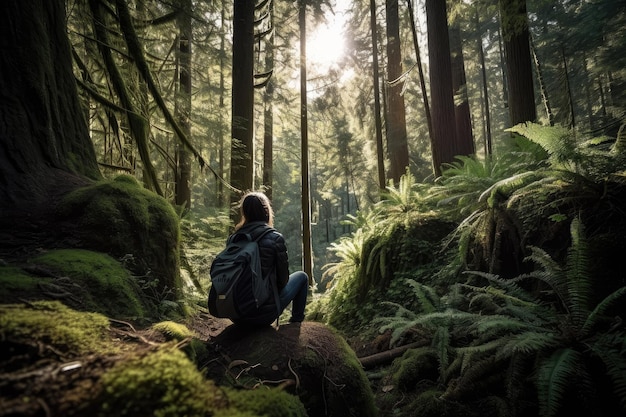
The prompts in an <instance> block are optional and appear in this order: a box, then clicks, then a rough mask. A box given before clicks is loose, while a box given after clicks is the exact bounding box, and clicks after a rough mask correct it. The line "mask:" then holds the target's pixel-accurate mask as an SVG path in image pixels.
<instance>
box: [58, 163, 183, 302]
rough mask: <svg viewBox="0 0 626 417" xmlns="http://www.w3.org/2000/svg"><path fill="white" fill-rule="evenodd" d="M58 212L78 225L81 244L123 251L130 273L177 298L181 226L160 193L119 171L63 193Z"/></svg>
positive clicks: (154, 290) (160, 292) (161, 293)
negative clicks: (150, 189)
mask: <svg viewBox="0 0 626 417" xmlns="http://www.w3.org/2000/svg"><path fill="white" fill-rule="evenodd" d="M58 215H59V218H60V219H61V220H65V221H67V222H71V223H72V225H74V226H76V227H77V228H78V236H79V238H80V239H81V246H82V247H87V248H90V249H93V250H97V251H100V252H105V253H110V254H111V255H113V256H114V257H118V258H122V257H124V258H125V260H126V264H127V267H128V268H130V269H131V271H132V272H133V273H134V274H135V275H137V276H142V277H145V279H146V281H150V280H152V281H153V282H154V283H155V285H153V286H151V287H150V291H151V292H152V294H151V295H153V296H154V297H156V298H159V299H170V300H176V299H177V298H178V295H179V292H180V286H181V283H180V271H179V258H178V248H179V243H180V229H179V222H178V216H177V215H176V212H175V211H174V208H173V207H172V205H171V204H169V203H168V202H167V201H166V200H165V199H164V198H162V197H160V196H158V195H156V194H154V193H153V192H151V191H149V190H146V189H145V188H143V187H141V186H140V184H139V183H138V182H137V181H136V180H135V179H134V178H133V177H131V176H128V175H122V176H119V177H117V178H116V179H114V180H105V181H99V182H97V183H95V184H93V185H91V186H88V187H83V188H80V189H78V190H75V191H73V192H71V193H69V194H67V195H66V196H65V198H64V199H63V201H62V202H61V203H60V204H59V206H58Z"/></svg>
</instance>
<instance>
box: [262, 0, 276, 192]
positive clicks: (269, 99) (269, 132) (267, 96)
mask: <svg viewBox="0 0 626 417" xmlns="http://www.w3.org/2000/svg"><path fill="white" fill-rule="evenodd" d="M268 7H269V8H270V10H269V20H270V30H271V33H270V34H269V36H268V39H267V41H266V43H265V68H266V69H268V70H270V69H273V68H274V1H273V0H270V2H269V5H268ZM273 101H274V77H273V76H270V78H269V79H268V80H267V85H266V86H265V92H264V94H263V105H264V106H265V107H264V109H263V125H264V129H263V187H264V188H265V193H266V194H267V197H268V198H269V199H270V200H271V199H272V184H273V176H274V174H273V171H274V170H273V166H274V103H273Z"/></svg>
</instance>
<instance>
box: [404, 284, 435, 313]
mask: <svg viewBox="0 0 626 417" xmlns="http://www.w3.org/2000/svg"><path fill="white" fill-rule="evenodd" d="M406 282H407V284H409V286H411V287H412V288H413V294H415V296H416V297H417V301H418V302H419V303H420V307H422V312H423V313H433V312H435V311H437V310H439V309H440V308H441V300H440V299H439V296H438V294H437V291H435V289H434V288H432V287H429V286H428V285H424V284H422V283H419V282H417V281H415V280H413V279H408V278H407V279H406Z"/></svg>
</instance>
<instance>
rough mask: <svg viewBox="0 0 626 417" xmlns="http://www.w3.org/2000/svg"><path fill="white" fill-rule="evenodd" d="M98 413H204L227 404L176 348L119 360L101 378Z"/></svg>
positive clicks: (169, 416)
mask: <svg viewBox="0 0 626 417" xmlns="http://www.w3.org/2000/svg"><path fill="white" fill-rule="evenodd" d="M100 382H101V383H102V386H103V393H102V398H100V402H101V404H102V406H101V409H100V413H99V415H100V416H103V417H104V416H111V415H116V416H120V417H122V416H148V415H150V416H154V417H179V416H187V417H194V416H198V417H204V416H207V415H212V411H213V410H215V409H219V408H224V407H226V405H227V403H226V399H225V397H224V394H223V393H222V391H221V390H220V389H219V388H217V387H216V386H215V385H214V384H213V382H212V381H207V380H205V379H204V378H203V377H202V375H201V374H200V372H199V371H198V369H197V368H196V367H195V365H194V364H193V363H192V362H191V361H190V360H189V359H188V358H187V357H186V356H185V354H184V353H183V352H181V351H179V350H177V349H173V348H167V349H163V350H158V351H155V352H151V353H149V354H147V355H146V356H143V357H140V358H136V359H133V360H130V361H126V362H121V363H119V364H118V365H116V366H115V367H113V368H112V369H110V370H109V371H107V372H106V373H105V374H104V375H103V376H102V378H101V380H100Z"/></svg>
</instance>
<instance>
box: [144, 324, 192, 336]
mask: <svg viewBox="0 0 626 417" xmlns="http://www.w3.org/2000/svg"><path fill="white" fill-rule="evenodd" d="M152 330H155V331H157V332H159V333H161V334H163V335H164V336H165V337H167V338H169V339H175V340H179V341H180V340H184V339H186V338H188V337H192V336H193V332H192V331H191V330H189V329H188V328H187V326H185V325H184V324H181V323H176V322H175V321H171V320H167V321H162V322H160V323H155V324H153V325H152Z"/></svg>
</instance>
